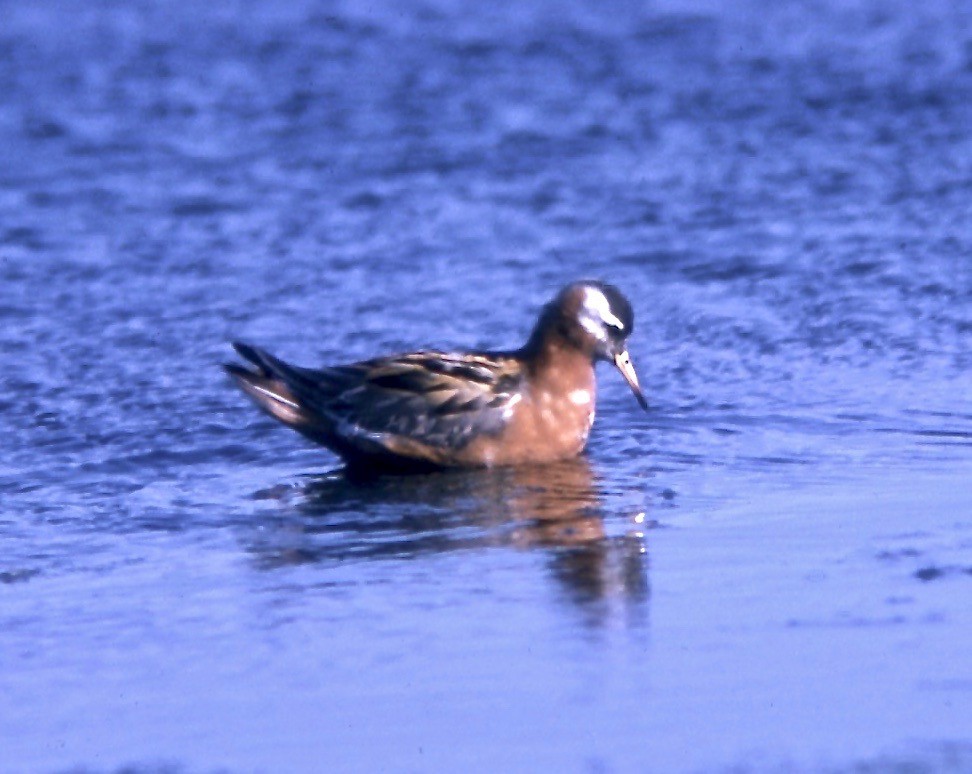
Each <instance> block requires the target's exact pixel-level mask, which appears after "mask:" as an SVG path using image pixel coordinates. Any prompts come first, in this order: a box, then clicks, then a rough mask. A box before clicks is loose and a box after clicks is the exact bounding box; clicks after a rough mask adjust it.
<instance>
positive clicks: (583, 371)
mask: <svg viewBox="0 0 972 774" xmlns="http://www.w3.org/2000/svg"><path fill="white" fill-rule="evenodd" d="M633 325H634V313H633V312H632V310H631V304H629V303H628V301H627V299H626V298H625V297H624V296H623V295H622V294H621V292H620V291H619V290H618V289H617V288H616V287H614V286H613V285H609V284H607V283H604V282H599V281H594V280H585V281H581V282H575V283H572V284H570V285H567V286H566V287H564V288H563V289H562V290H561V291H560V292H559V293H558V294H557V295H556V296H555V297H554V298H553V300H552V301H550V303H548V304H547V305H546V306H544V307H543V309H542V310H541V312H540V315H539V317H538V319H537V322H536V324H535V326H534V328H533V332H532V333H531V334H530V337H529V338H528V339H527V342H526V344H524V345H523V346H522V347H520V348H519V349H517V350H513V351H508V352H458V353H446V352H436V351H419V352H412V353H408V354H402V355H392V356H387V357H378V358H374V359H372V360H364V361H361V362H358V363H351V364H349V365H337V366H327V367H324V368H303V367H299V366H294V365H290V364H288V363H285V362H284V361H283V360H280V359H278V358H276V357H274V356H273V355H270V354H269V353H267V352H264V351H263V350H261V349H258V348H256V347H253V346H250V345H248V344H243V343H239V342H236V343H234V344H233V346H234V348H235V349H236V351H237V352H238V353H239V354H240V355H241V356H242V357H243V358H244V359H245V360H247V361H249V363H250V364H251V365H252V366H254V367H255V368H246V367H243V366H240V365H236V364H227V365H226V366H225V368H226V370H227V372H229V374H230V375H231V376H233V377H234V378H235V379H236V381H237V382H238V383H239V386H240V387H242V388H243V391H244V392H245V393H246V394H247V395H249V396H250V397H251V398H252V399H253V400H254V401H255V402H256V404H257V405H258V406H259V407H260V408H262V409H263V410H264V411H266V412H267V413H268V414H270V416H272V417H274V418H275V419H277V420H279V421H280V422H282V423H283V424H285V425H287V426H288V427H291V428H293V429H294V430H296V431H297V432H299V433H301V434H302V435H304V436H306V437H307V438H309V439H310V440H312V441H314V442H316V443H319V444H322V445H323V446H326V447H327V448H328V449H330V450H331V451H333V452H335V453H336V454H338V455H339V456H340V457H341V458H342V459H343V460H344V461H345V463H347V464H348V466H349V467H352V468H357V469H362V468H364V469H384V468H400V469H428V468H467V467H489V466H494V465H518V464H526V463H543V462H552V461H554V460H560V459H566V458H569V457H574V456H576V455H578V454H579V453H580V452H581V451H582V450H583V449H584V446H585V445H586V443H587V437H588V434H589V433H590V429H591V426H592V424H593V422H594V403H595V387H596V384H595V378H594V366H595V364H596V363H597V362H598V361H602V360H604V361H609V362H613V363H614V365H615V366H616V367H617V369H618V370H619V371H620V372H621V375H622V376H623V377H624V379H625V381H626V382H627V383H628V386H629V387H630V388H631V390H632V392H633V393H634V395H635V397H636V398H637V400H638V403H639V404H640V405H641V407H642V408H644V409H647V408H648V404H647V402H646V400H645V398H644V395H643V394H642V391H641V387H640V386H639V384H638V376H637V374H636V373H635V370H634V366H633V365H632V364H631V359H630V357H629V356H628V350H627V347H626V341H627V338H628V336H630V335H631V331H632V327H633Z"/></svg>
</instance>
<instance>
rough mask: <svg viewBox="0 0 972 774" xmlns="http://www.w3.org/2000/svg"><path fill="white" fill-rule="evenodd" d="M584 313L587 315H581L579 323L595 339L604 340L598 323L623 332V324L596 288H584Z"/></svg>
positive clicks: (602, 331)
mask: <svg viewBox="0 0 972 774" xmlns="http://www.w3.org/2000/svg"><path fill="white" fill-rule="evenodd" d="M584 311H585V312H586V313H587V314H584V315H581V319H580V323H581V325H583V326H584V328H586V329H587V332H588V333H590V334H591V335H592V336H594V337H595V338H597V339H603V338H604V330H603V328H602V327H601V325H598V323H599V322H600V323H602V324H603V325H610V326H611V327H612V328H617V329H618V330H619V331H623V330H624V323H623V322H621V321H620V320H619V319H618V318H617V315H615V314H614V312H612V311H611V305H610V304H609V303H608V300H607V297H606V296H605V295H604V294H603V293H602V292H601V291H600V290H598V289H597V288H593V287H586V288H584Z"/></svg>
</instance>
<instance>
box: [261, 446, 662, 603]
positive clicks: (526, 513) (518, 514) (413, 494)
mask: <svg viewBox="0 0 972 774" xmlns="http://www.w3.org/2000/svg"><path fill="white" fill-rule="evenodd" d="M605 495H606V491H605V487H604V485H603V482H601V481H600V480H599V479H598V477H597V475H596V474H595V472H594V471H593V470H592V468H591V465H590V463H589V462H588V461H587V460H586V459H584V458H579V459H575V460H569V461H566V462H562V463H557V464H552V465H542V466H526V467H519V468H506V469H499V470H475V471H447V472H437V473H429V474H425V475H408V476H406V475H382V476H374V477H366V476H360V475H354V476H351V475H347V474H346V473H345V472H343V471H339V472H335V473H331V474H328V475H324V476H315V477H312V478H311V479H310V480H309V482H308V483H306V484H304V485H302V486H300V487H297V488H290V487H281V488H274V489H271V490H262V491H260V492H256V493H255V494H254V497H255V498H258V499H276V500H281V501H283V502H288V503H290V504H292V507H291V508H287V509H282V510H281V511H280V512H278V515H277V516H276V517H275V518H274V517H271V518H270V519H269V520H263V521H262V528H261V530H260V532H259V533H258V534H256V535H253V536H252V539H250V540H248V543H249V545H248V547H247V548H248V550H249V551H250V552H251V553H252V555H253V556H254V557H255V560H256V564H257V566H258V567H260V568H261V569H265V570H274V569H277V568H281V567H287V566H295V565H301V564H308V563H315V564H328V563H334V564H337V563H344V562H347V561H349V560H358V561H375V560H389V559H393V560H400V561H408V560H411V559H415V558H419V557H427V556H429V555H434V554H445V553H450V552H455V551H462V550H483V549H489V548H497V547H498V548H502V547H505V548H512V549H519V550H534V549H535V550H540V551H543V552H544V553H545V555H546V557H547V566H548V568H549V570H550V574H551V576H552V577H553V578H554V579H555V580H556V581H557V584H558V586H559V588H560V589H561V592H562V593H563V594H564V595H565V596H566V598H567V599H568V600H570V601H571V602H573V603H576V604H578V605H581V606H591V605H594V606H597V605H599V604H601V603H604V602H617V601H624V602H625V603H632V604H636V605H637V604H640V603H645V602H647V600H648V597H649V583H648V554H647V549H646V546H645V540H644V533H643V532H642V531H641V526H640V523H639V521H637V520H635V519H634V518H633V517H635V516H636V514H628V513H624V514H621V513H609V508H608V506H607V505H606V499H607V498H606V497H605ZM620 516H623V517H624V519H625V521H626V522H627V523H628V524H629V525H630V527H629V528H628V529H627V530H626V531H625V533H624V534H619V535H609V534H607V530H606V529H605V525H606V523H616V522H617V521H618V517H620Z"/></svg>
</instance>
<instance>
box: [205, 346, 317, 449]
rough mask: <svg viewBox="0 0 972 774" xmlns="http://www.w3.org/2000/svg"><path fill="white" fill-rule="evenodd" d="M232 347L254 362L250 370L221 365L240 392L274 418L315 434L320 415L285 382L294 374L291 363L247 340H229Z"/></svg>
mask: <svg viewBox="0 0 972 774" xmlns="http://www.w3.org/2000/svg"><path fill="white" fill-rule="evenodd" d="M233 348H234V349H235V350H236V351H237V352H238V353H239V354H240V356H241V357H243V358H244V359H246V360H248V361H250V362H251V363H252V364H253V365H255V366H256V370H255V371H254V370H251V369H249V368H245V367H243V366H240V365H237V364H235V363H225V364H224V365H223V368H225V369H226V372H227V373H228V374H229V375H230V376H232V377H233V378H234V379H235V380H236V382H237V383H238V384H239V385H240V387H241V388H242V389H243V392H245V393H246V394H247V395H249V396H250V398H252V399H253V401H254V402H255V403H256V404H257V405H258V406H259V407H260V408H262V409H263V410H264V411H266V412H267V413H268V414H269V415H270V416H272V417H273V418H274V419H277V420H279V421H281V422H283V423H284V424H285V425H288V426H289V427H292V428H294V429H295V430H297V431H298V432H301V433H304V434H305V435H310V436H312V437H313V436H316V435H318V433H319V424H320V418H319V417H318V416H317V415H316V413H315V412H312V411H310V410H309V409H308V408H307V407H305V406H304V405H303V404H302V403H301V401H300V399H299V398H298V397H297V396H296V395H294V393H293V391H292V390H291V389H290V387H289V386H288V385H287V382H288V381H290V379H291V378H292V376H293V375H295V371H294V369H293V367H292V366H288V365H287V364H286V363H284V362H283V361H281V360H278V359H277V358H275V357H273V356H272V355H269V354H267V353H266V352H264V351H263V350H261V349H258V348H256V347H251V346H250V345H248V344H243V343H241V342H233Z"/></svg>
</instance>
